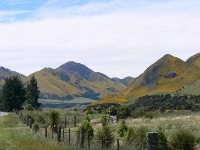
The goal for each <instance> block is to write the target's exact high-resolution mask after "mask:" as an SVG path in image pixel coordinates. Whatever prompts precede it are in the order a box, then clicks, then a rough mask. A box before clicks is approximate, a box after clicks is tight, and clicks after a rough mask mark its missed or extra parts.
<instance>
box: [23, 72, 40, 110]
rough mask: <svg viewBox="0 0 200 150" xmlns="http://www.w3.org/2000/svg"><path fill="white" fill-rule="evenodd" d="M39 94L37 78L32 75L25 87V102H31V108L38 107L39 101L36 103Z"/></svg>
mask: <svg viewBox="0 0 200 150" xmlns="http://www.w3.org/2000/svg"><path fill="white" fill-rule="evenodd" d="M39 94H40V91H39V88H38V86H37V80H36V78H35V76H34V75H33V76H32V77H31V80H30V83H29V84H28V85H27V87H26V103H27V104H31V105H32V107H33V108H38V107H39V106H40V103H38V99H39Z"/></svg>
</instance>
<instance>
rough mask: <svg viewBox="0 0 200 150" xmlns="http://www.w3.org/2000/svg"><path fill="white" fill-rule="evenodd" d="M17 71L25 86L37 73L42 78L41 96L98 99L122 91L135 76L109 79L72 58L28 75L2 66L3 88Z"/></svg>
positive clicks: (1, 78) (0, 82)
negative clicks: (7, 79)
mask: <svg viewBox="0 0 200 150" xmlns="http://www.w3.org/2000/svg"><path fill="white" fill-rule="evenodd" d="M17 74H18V75H19V76H20V77H21V78H22V80H23V82H24V84H25V85H26V84H28V82H29V80H30V79H31V77H32V76H33V74H34V76H35V78H36V79H37V81H38V87H39V89H40V98H41V99H60V100H72V99H74V98H79V97H84V98H90V99H94V100H98V99H100V98H101V97H103V96H105V95H107V94H116V93H117V94H119V93H122V92H123V91H124V90H125V88H126V87H127V86H128V85H129V84H130V83H131V82H132V81H133V79H134V78H132V77H127V78H124V79H119V78H109V77H108V76H106V75H105V74H103V73H100V72H94V71H93V70H91V69H90V68H88V67H86V66H85V65H83V64H80V63H76V62H73V61H70V62H67V63H65V64H63V65H61V66H60V67H58V68H56V69H53V68H43V69H42V70H40V71H37V72H34V73H32V74H31V75H29V76H28V77H26V76H24V75H22V74H20V73H17V72H14V71H11V70H9V69H6V68H4V67H0V87H1V88H2V85H3V84H4V80H5V79H6V78H7V77H10V76H14V75H17Z"/></svg>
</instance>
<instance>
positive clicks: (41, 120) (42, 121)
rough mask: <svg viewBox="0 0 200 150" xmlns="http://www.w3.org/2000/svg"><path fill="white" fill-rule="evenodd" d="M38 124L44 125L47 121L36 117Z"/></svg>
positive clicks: (39, 116) (41, 117)
mask: <svg viewBox="0 0 200 150" xmlns="http://www.w3.org/2000/svg"><path fill="white" fill-rule="evenodd" d="M36 122H37V123H40V124H42V125H44V124H45V123H46V120H45V118H44V117H43V116H41V115H38V116H36Z"/></svg>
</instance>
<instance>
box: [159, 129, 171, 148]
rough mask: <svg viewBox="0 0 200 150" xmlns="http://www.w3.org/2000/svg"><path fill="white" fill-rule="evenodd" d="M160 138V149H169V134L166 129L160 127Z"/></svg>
mask: <svg viewBox="0 0 200 150" xmlns="http://www.w3.org/2000/svg"><path fill="white" fill-rule="evenodd" d="M157 132H158V139H159V150H168V149H169V147H168V141H167V136H166V134H165V132H164V130H163V129H162V128H161V127H159V128H158V130H157Z"/></svg>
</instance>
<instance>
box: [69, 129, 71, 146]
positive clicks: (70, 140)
mask: <svg viewBox="0 0 200 150" xmlns="http://www.w3.org/2000/svg"><path fill="white" fill-rule="evenodd" d="M70 142H71V133H70V128H69V145H70Z"/></svg>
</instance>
